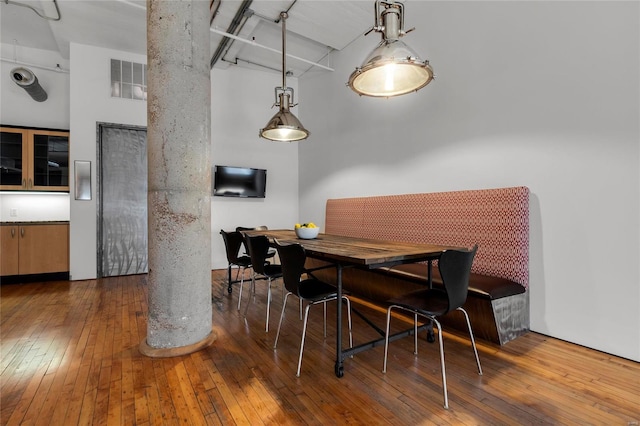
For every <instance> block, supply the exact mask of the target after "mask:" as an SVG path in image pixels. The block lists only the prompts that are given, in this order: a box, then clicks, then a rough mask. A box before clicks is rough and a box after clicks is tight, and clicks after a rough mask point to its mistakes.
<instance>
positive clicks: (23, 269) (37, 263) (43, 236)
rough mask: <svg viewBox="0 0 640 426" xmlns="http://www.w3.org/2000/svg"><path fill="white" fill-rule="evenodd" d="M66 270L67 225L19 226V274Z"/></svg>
mask: <svg viewBox="0 0 640 426" xmlns="http://www.w3.org/2000/svg"><path fill="white" fill-rule="evenodd" d="M68 270H69V225H68V224H55V225H53V224H49V225H23V226H20V274H44V273H49V272H66V271H68Z"/></svg>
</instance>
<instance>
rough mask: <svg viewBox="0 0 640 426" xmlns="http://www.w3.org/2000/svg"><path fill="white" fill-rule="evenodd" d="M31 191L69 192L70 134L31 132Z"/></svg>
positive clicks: (29, 177)
mask: <svg viewBox="0 0 640 426" xmlns="http://www.w3.org/2000/svg"><path fill="white" fill-rule="evenodd" d="M29 142H30V148H31V150H30V152H29V154H30V156H29V161H30V163H29V176H28V178H27V182H28V186H29V189H32V190H36V191H69V132H56V131H47V130H30V131H29Z"/></svg>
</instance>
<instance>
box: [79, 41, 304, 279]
mask: <svg viewBox="0 0 640 426" xmlns="http://www.w3.org/2000/svg"><path fill="white" fill-rule="evenodd" d="M111 58H114V59H121V60H129V61H134V62H138V63H146V57H145V56H140V55H133V54H129V53H126V52H118V51H113V50H108V49H102V48H97V47H94V46H85V45H80V44H72V46H71V70H72V72H71V82H72V84H71V92H70V93H71V134H72V140H73V142H72V147H71V158H70V161H71V163H72V162H73V161H74V160H88V161H91V163H92V171H93V172H92V184H91V185H92V192H93V199H92V200H91V201H75V200H73V199H72V200H71V227H70V228H71V229H70V234H71V241H70V243H71V244H70V252H71V277H72V279H73V280H80V279H90V278H95V277H96V267H97V258H96V244H97V240H96V234H97V224H96V191H95V189H96V163H95V162H96V123H97V122H107V123H118V124H128V125H137V126H146V123H147V111H146V107H147V105H146V102H142V101H134V100H127V99H118V98H111V95H110V88H109V87H110V86H109V81H110V80H109V79H110V77H109V63H110V60H111ZM211 78H212V81H211V91H212V93H211V99H212V107H211V114H212V119H211V127H212V129H211V139H212V166H213V165H214V164H221V165H230V166H246V167H256V168H262V169H267V197H266V198H265V199H260V200H247V199H240V200H239V199H230V198H222V197H212V201H211V203H212V211H211V216H212V220H211V221H212V232H211V240H212V268H226V266H227V261H226V255H225V251H224V244H223V243H222V237H221V236H220V235H219V232H220V229H235V227H236V226H257V225H267V226H269V227H272V228H276V227H285V226H287V227H291V226H292V224H293V223H295V222H296V221H297V207H298V195H297V194H298V191H297V189H298V186H297V185H298V183H297V173H298V166H297V163H298V151H297V150H298V148H297V145H296V144H277V143H273V142H267V141H265V140H262V139H260V138H259V137H258V129H260V128H261V127H264V125H265V124H266V123H267V121H268V120H269V118H271V116H272V115H273V114H274V113H275V112H276V111H275V110H272V109H269V108H270V107H271V105H272V104H273V102H274V98H273V88H274V87H275V86H278V85H279V81H280V80H279V79H280V77H279V74H277V73H263V72H257V71H246V70H242V69H230V70H227V71H221V70H214V71H213V72H212V77H211ZM288 82H289V83H290V84H291V85H292V86H293V87H294V89H297V83H296V81H295V79H292V81H289V80H288ZM73 190H74V188H73V187H72V188H71V193H73Z"/></svg>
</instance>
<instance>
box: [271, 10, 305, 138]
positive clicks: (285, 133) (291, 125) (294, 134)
mask: <svg viewBox="0 0 640 426" xmlns="http://www.w3.org/2000/svg"><path fill="white" fill-rule="evenodd" d="M288 17H289V16H288V14H287V12H280V19H281V20H282V87H276V88H275V94H276V102H275V104H274V106H277V107H279V109H280V110H279V111H278V112H277V113H276V115H274V116H273V117H272V118H271V120H269V122H268V123H267V126H266V127H265V128H264V129H260V136H261V137H263V138H265V139H269V140H272V141H279V142H295V141H300V140H303V139H306V138H307V137H309V131H308V130H307V129H305V128H304V126H303V125H302V123H300V120H298V118H297V117H296V116H295V115H293V113H292V112H291V111H289V108H290V107H294V106H296V105H297V104H295V103H293V88H291V87H287V52H286V48H287V37H286V31H287V30H286V23H285V21H286V19H287V18H288Z"/></svg>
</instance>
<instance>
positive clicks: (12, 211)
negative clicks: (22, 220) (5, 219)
mask: <svg viewBox="0 0 640 426" xmlns="http://www.w3.org/2000/svg"><path fill="white" fill-rule="evenodd" d="M9 216H11V217H18V209H10V210H9Z"/></svg>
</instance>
